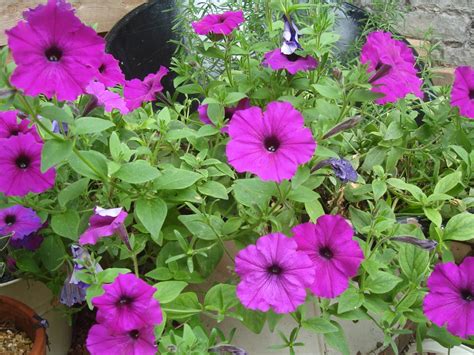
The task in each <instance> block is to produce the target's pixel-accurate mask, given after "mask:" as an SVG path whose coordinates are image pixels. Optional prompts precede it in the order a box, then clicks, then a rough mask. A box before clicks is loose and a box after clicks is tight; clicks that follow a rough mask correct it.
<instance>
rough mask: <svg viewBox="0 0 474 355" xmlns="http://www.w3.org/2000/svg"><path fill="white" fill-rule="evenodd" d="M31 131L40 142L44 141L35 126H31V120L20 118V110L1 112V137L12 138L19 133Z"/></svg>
mask: <svg viewBox="0 0 474 355" xmlns="http://www.w3.org/2000/svg"><path fill="white" fill-rule="evenodd" d="M27 133H31V134H32V135H33V136H34V137H35V139H36V140H37V141H38V142H40V143H41V142H42V139H41V137H40V136H39V134H38V132H37V131H36V127H35V126H31V127H30V121H29V120H27V119H25V118H24V119H20V118H19V117H18V111H16V110H13V111H2V112H0V138H10V137H12V136H18V135H19V134H27Z"/></svg>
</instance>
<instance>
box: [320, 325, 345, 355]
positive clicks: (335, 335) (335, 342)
mask: <svg viewBox="0 0 474 355" xmlns="http://www.w3.org/2000/svg"><path fill="white" fill-rule="evenodd" d="M333 324H335V325H336V327H337V331H336V332H331V333H326V334H324V339H325V340H326V342H327V343H328V345H329V346H330V347H332V348H335V349H337V350H339V351H340V352H341V353H342V355H349V354H350V350H349V346H348V345H347V340H346V336H345V335H344V329H343V328H342V327H341V326H340V325H339V324H338V323H335V322H333Z"/></svg>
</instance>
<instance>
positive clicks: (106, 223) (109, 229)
mask: <svg viewBox="0 0 474 355" xmlns="http://www.w3.org/2000/svg"><path fill="white" fill-rule="evenodd" d="M127 216H128V213H127V212H125V211H124V210H123V208H112V209H103V208H102V207H98V206H97V207H96V208H95V209H94V214H93V215H92V216H91V218H90V219H89V228H87V230H86V231H85V232H84V233H83V234H82V235H81V236H80V237H79V244H81V245H85V244H95V243H97V241H98V240H99V239H100V238H103V237H110V236H112V235H114V234H115V233H117V234H119V235H120V237H123V235H122V234H123V230H124V229H125V228H124V225H123V223H124V221H125V218H127ZM125 232H126V231H125ZM127 239H128V238H127Z"/></svg>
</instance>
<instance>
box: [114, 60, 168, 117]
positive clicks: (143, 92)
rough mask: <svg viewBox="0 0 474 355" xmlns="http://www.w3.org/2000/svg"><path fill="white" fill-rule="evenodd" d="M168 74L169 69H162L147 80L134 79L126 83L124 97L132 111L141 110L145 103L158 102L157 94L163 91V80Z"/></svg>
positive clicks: (150, 75) (147, 77) (148, 76)
mask: <svg viewBox="0 0 474 355" xmlns="http://www.w3.org/2000/svg"><path fill="white" fill-rule="evenodd" d="M166 74H168V69H167V68H165V67H163V66H162V67H160V70H158V72H157V73H156V74H148V75H147V76H146V77H145V79H143V81H142V80H139V79H132V80H130V81H127V82H126V83H125V86H124V89H123V96H124V97H125V100H126V102H127V107H128V109H129V110H130V111H132V110H135V109H136V108H139V107H140V106H141V105H142V103H143V102H150V101H155V100H156V94H157V93H159V92H161V91H163V85H162V84H161V79H163V77H164V76H165V75H166Z"/></svg>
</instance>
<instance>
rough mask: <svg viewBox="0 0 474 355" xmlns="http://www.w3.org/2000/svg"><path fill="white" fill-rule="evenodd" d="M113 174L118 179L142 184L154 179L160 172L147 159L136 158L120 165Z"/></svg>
mask: <svg viewBox="0 0 474 355" xmlns="http://www.w3.org/2000/svg"><path fill="white" fill-rule="evenodd" d="M114 175H115V177H117V178H119V179H120V180H122V181H125V182H128V183H130V184H143V183H145V182H148V181H151V180H155V179H156V178H157V177H158V176H160V172H159V171H158V169H156V168H154V167H152V166H151V165H150V163H148V162H147V161H145V160H137V161H134V162H131V163H127V164H124V165H122V166H121V167H120V169H119V170H118V171H117V172H116V173H115V174H114Z"/></svg>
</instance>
